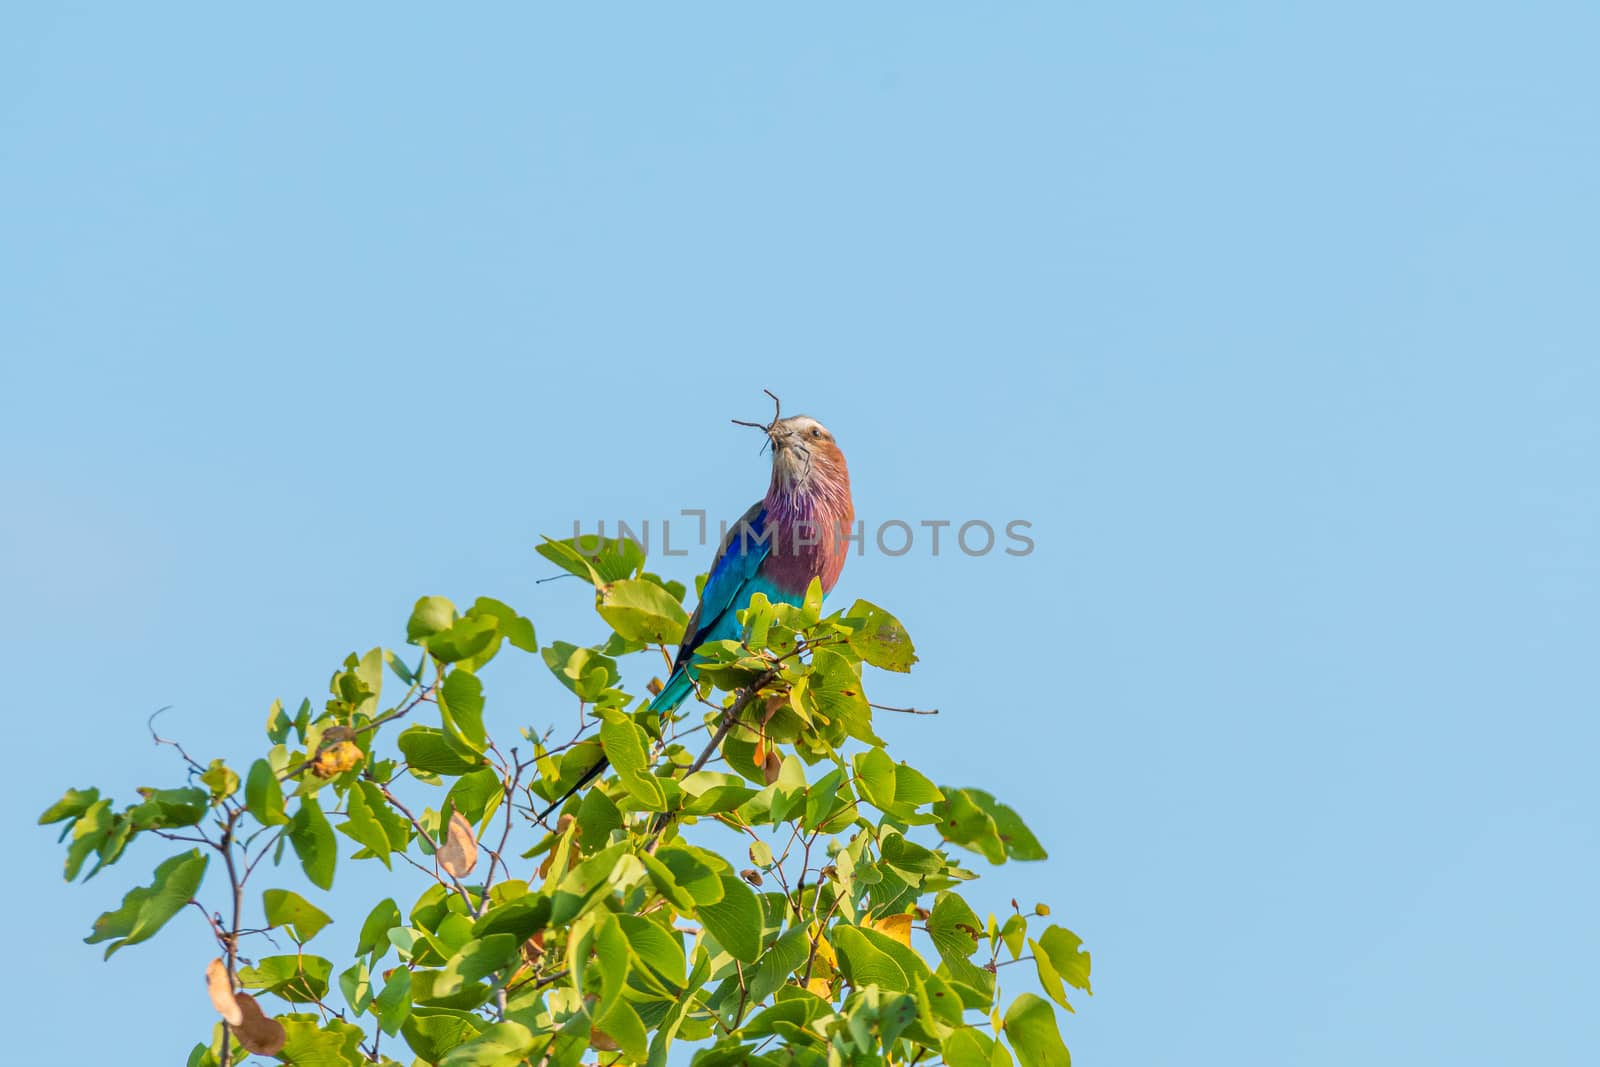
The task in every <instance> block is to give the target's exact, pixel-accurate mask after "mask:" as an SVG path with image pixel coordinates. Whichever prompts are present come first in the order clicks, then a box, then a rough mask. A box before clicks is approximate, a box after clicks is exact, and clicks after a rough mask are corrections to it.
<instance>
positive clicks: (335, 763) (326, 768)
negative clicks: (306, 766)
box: [311, 741, 366, 778]
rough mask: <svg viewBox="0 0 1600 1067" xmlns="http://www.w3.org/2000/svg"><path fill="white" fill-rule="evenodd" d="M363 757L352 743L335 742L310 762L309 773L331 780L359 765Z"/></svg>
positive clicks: (319, 752)
mask: <svg viewBox="0 0 1600 1067" xmlns="http://www.w3.org/2000/svg"><path fill="white" fill-rule="evenodd" d="M365 755H366V753H365V752H362V751H361V749H359V748H357V747H356V744H355V742H354V741H335V742H334V743H333V744H331V745H324V746H323V747H322V748H321V749H320V750H319V751H318V752H317V758H316V759H314V760H312V761H311V773H312V774H314V775H316V776H317V777H318V778H332V777H333V776H334V775H336V774H343V773H344V772H345V771H348V770H349V769H350V768H351V767H354V766H355V765H356V764H358V763H360V762H361V759H362V757H363V756H365Z"/></svg>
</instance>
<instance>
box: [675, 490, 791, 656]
mask: <svg viewBox="0 0 1600 1067" xmlns="http://www.w3.org/2000/svg"><path fill="white" fill-rule="evenodd" d="M766 530H767V509H766V505H765V504H764V503H763V502H761V501H757V502H756V503H755V504H753V505H751V507H750V510H749V511H746V512H745V513H744V515H743V516H742V517H741V518H740V519H739V521H738V522H737V523H736V524H735V525H734V526H733V528H732V529H730V530H729V531H728V534H727V536H726V537H724V538H723V539H722V545H721V547H719V548H718V549H717V556H716V558H715V559H713V560H712V561H711V571H710V573H709V574H707V576H706V584H705V588H704V589H702V590H701V591H700V604H699V606H698V607H696V608H695V609H694V615H693V616H692V617H690V619H689V625H688V626H687V627H686V628H685V629H684V634H683V644H682V645H681V646H680V647H679V648H678V658H677V660H676V662H675V663H674V664H673V666H674V667H678V666H682V665H683V664H684V663H686V662H688V659H689V656H690V655H691V654H692V653H693V652H694V650H695V649H696V648H698V647H700V645H702V644H704V643H705V642H706V641H714V640H721V639H722V638H721V637H720V635H719V636H713V634H714V633H715V632H716V631H718V630H721V629H723V628H725V623H724V620H725V618H726V617H727V616H729V615H730V614H734V613H737V612H739V611H740V610H742V609H743V608H744V607H745V605H746V604H748V603H749V601H750V593H751V592H753V590H750V589H749V588H748V586H749V585H750V583H751V581H752V580H753V579H754V578H755V576H756V572H757V571H758V570H760V568H761V561H762V560H764V559H766V558H767V552H768V551H769V550H770V548H771V542H770V540H768V539H767V537H766Z"/></svg>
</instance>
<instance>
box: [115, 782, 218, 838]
mask: <svg viewBox="0 0 1600 1067" xmlns="http://www.w3.org/2000/svg"><path fill="white" fill-rule="evenodd" d="M139 795H140V796H141V797H143V798H144V799H143V801H142V802H141V803H140V804H137V805H135V806H134V807H131V808H129V809H128V818H129V819H132V820H133V825H134V826H135V827H137V828H138V829H140V830H157V829H160V830H170V829H172V828H174V827H178V826H193V825H195V824H196V823H198V822H199V821H200V820H201V819H203V818H205V814H206V808H207V807H208V806H209V805H210V803H211V798H210V795H209V794H208V793H207V792H206V791H205V790H204V789H194V788H192V787H185V788H183V789H141V790H139Z"/></svg>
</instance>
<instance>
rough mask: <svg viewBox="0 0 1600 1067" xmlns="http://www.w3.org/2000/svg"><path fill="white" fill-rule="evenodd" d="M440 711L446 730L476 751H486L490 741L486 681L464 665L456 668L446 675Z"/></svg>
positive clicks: (441, 688) (441, 694) (440, 694)
mask: <svg viewBox="0 0 1600 1067" xmlns="http://www.w3.org/2000/svg"><path fill="white" fill-rule="evenodd" d="M439 714H440V716H441V717H442V718H443V719H444V728H445V730H446V732H448V733H450V734H452V735H453V736H454V737H455V738H456V740H458V741H459V742H461V743H462V744H463V745H465V746H466V747H467V748H470V749H472V751H474V752H482V751H483V749H484V746H485V745H486V744H487V742H488V738H487V735H486V734H485V733H484V730H483V683H482V682H480V681H479V680H478V676H477V675H475V674H473V673H472V672H471V671H469V670H466V669H464V668H460V667H458V668H456V669H455V670H453V671H451V672H450V674H449V675H448V676H447V677H446V678H445V680H444V685H443V686H441V687H440V691H439Z"/></svg>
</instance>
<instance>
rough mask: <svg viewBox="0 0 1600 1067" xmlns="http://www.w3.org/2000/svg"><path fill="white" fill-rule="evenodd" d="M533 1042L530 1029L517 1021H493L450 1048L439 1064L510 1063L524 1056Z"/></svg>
mask: <svg viewBox="0 0 1600 1067" xmlns="http://www.w3.org/2000/svg"><path fill="white" fill-rule="evenodd" d="M534 1044H535V1039H534V1036H533V1031H531V1030H529V1029H528V1028H527V1027H526V1026H523V1025H522V1024H521V1023H515V1022H507V1023H494V1024H492V1025H490V1026H488V1027H486V1028H485V1029H484V1031H483V1033H481V1034H479V1035H478V1036H477V1037H474V1038H473V1039H472V1040H471V1041H468V1042H467V1043H466V1044H463V1045H457V1046H456V1047H455V1048H453V1049H451V1050H450V1051H449V1052H448V1053H447V1054H446V1055H445V1057H444V1058H443V1059H442V1060H440V1061H439V1067H513V1065H514V1064H519V1063H522V1062H523V1061H525V1060H526V1059H527V1058H528V1055H529V1054H530V1053H531V1052H533V1048H534Z"/></svg>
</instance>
